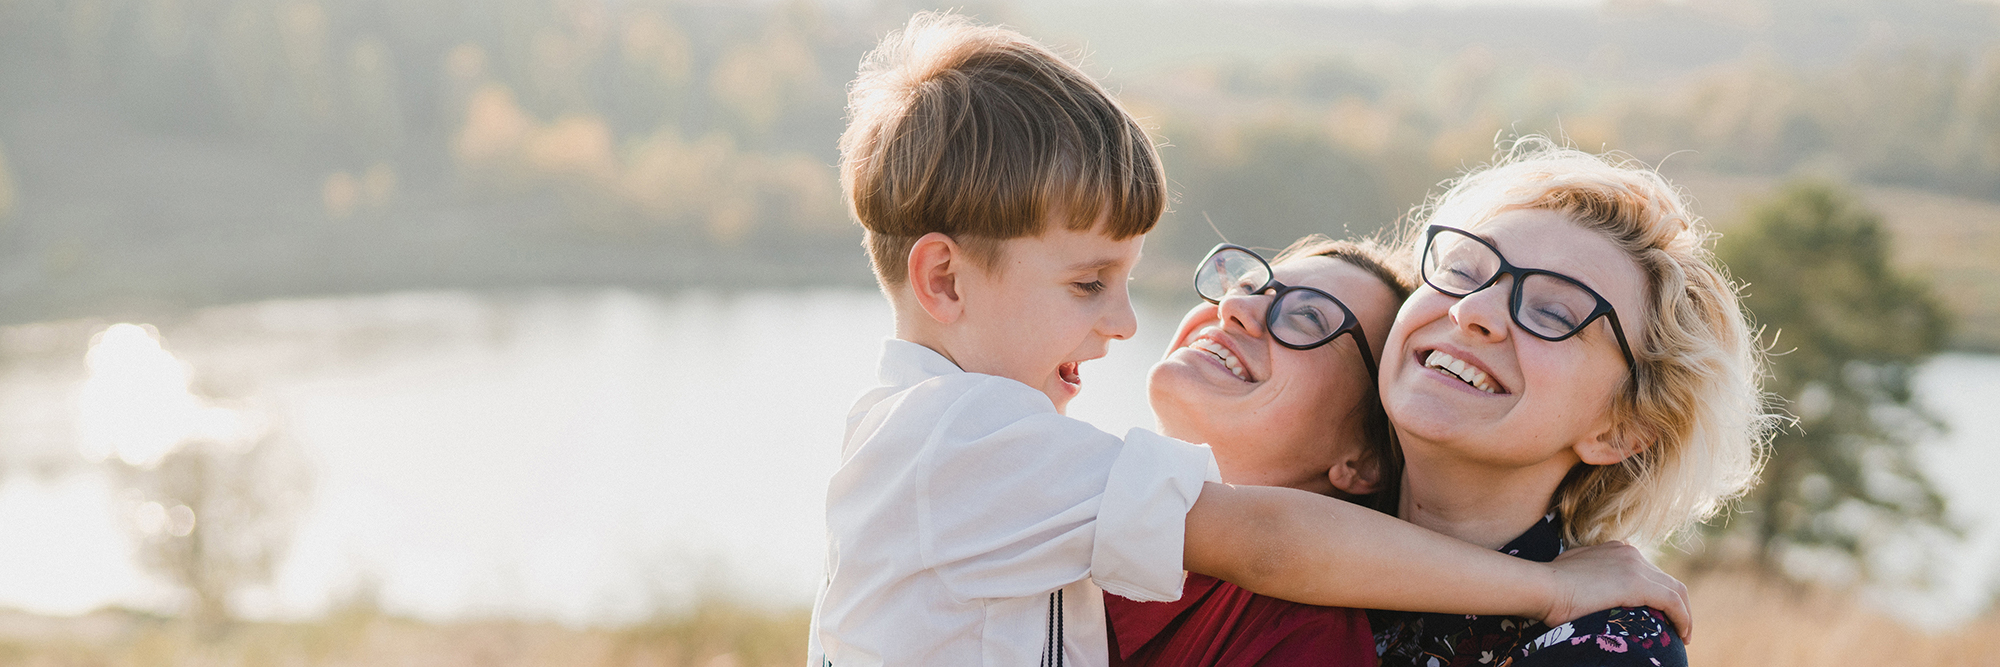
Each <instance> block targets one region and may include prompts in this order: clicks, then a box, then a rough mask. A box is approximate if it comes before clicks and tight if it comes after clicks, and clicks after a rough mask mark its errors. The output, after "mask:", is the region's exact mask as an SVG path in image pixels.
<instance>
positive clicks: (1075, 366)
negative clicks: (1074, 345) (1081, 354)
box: [1056, 361, 1083, 384]
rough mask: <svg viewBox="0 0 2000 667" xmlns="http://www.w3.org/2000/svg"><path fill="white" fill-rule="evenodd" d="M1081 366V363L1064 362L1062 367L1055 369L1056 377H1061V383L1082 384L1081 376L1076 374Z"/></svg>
mask: <svg viewBox="0 0 2000 667" xmlns="http://www.w3.org/2000/svg"><path fill="white" fill-rule="evenodd" d="M1082 366H1083V362H1081V361H1070V362H1065V363H1064V364H1063V365H1061V366H1057V367H1056V376H1057V377H1061V378H1062V381H1064V382H1068V383H1070V384H1083V376H1082V375H1081V374H1079V373H1078V372H1077V371H1078V370H1079V369H1080V368H1081V367H1082Z"/></svg>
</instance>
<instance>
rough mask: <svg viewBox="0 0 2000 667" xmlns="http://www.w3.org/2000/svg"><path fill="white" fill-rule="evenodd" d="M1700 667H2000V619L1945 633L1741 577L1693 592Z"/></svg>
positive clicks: (1695, 660) (1694, 650) (1819, 592)
mask: <svg viewBox="0 0 2000 667" xmlns="http://www.w3.org/2000/svg"><path fill="white" fill-rule="evenodd" d="M1690 589H1691V594H1692V595H1693V597H1694V604H1695V609H1694V611H1695V618H1696V620H1695V623H1696V625H1697V629H1696V634H1695V641H1694V643H1691V644H1688V662H1689V664H1693V665H1700V666H1701V667H1735V666H1744V667H1748V666H1751V665H1755V666H1756V667H1792V666H1798V667H1804V666H1806V665H1814V666H1818V665H1912V666H1936V667H1945V666H1953V667H1957V666H1965V665H2000V616H1996V615H1993V614H1988V615H1987V616H1986V617H1985V618H1982V619H1977V620H1974V621H1972V622H1969V623H1966V624H1964V625H1962V626H1959V627H1956V628H1951V629H1947V630H1944V631H1942V632H1928V631H1925V630H1922V629H1919V628H1914V627H1911V626H1909V625H1905V624H1903V623H1900V622H1897V621H1896V620H1894V619H1891V618H1889V617H1886V616H1883V615H1882V614H1881V613H1880V612H1877V611H1875V610H1872V609H1869V608H1867V607H1866V606H1864V605H1862V604H1860V603H1858V602H1857V601H1855V600H1854V599H1853V597H1852V596H1850V595H1846V594H1843V593H1838V592H1833V591H1827V590H1823V589H1813V588H1805V587H1799V586H1794V585H1789V584H1781V583H1776V582H1773V581H1771V580H1769V579H1765V578H1761V577H1757V576H1752V575H1748V574H1741V573H1720V574H1713V575H1708V576H1705V577H1703V578H1701V579H1699V580H1696V581H1694V582H1693V584H1692V585H1691V586H1690Z"/></svg>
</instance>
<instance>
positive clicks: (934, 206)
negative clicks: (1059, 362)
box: [840, 12, 1167, 286]
mask: <svg viewBox="0 0 2000 667" xmlns="http://www.w3.org/2000/svg"><path fill="white" fill-rule="evenodd" d="M847 108H848V125H847V131H846V132H844V133H842V134H841V136H840V155H841V161H840V180H841V185H842V186H843V187H844V189H845V190H846V192H847V200H848V204H849V206H850V207H852V210H853V212H854V217H855V219H857V220H859V221H860V222H861V226H862V227H863V228H865V229H866V230H867V246H868V255H869V258H870V259H871V260H872V261H873V263H874V267H875V276H876V278H877V279H878V280H880V281H881V283H882V284H883V285H884V286H894V285H900V284H902V283H903V281H904V280H905V277H906V276H905V274H906V273H907V271H908V261H909V253H910V247H911V246H912V245H913V244H914V243H915V242H916V240H917V238H919V237H921V236H923V235H925V234H928V233H931V232H942V233H944V234H946V235H949V236H951V237H952V239H953V240H954V241H955V242H957V243H958V244H959V246H960V247H962V248H964V249H965V250H966V251H967V253H968V254H969V255H970V256H971V257H972V259H973V260H974V262H975V263H977V264H979V265H981V266H982V267H991V266H993V264H994V263H995V262H996V261H997V260H998V259H999V243H998V242H999V241H1002V240H1005V239H1011V238H1019V237H1023V236H1036V235H1039V234H1041V233H1042V232H1043V231H1044V230H1043V227H1044V224H1045V222H1046V221H1047V220H1049V219H1051V218H1058V219H1062V220H1064V221H1065V224H1064V226H1065V227H1066V228H1068V229H1071V230H1074V231H1084V230H1088V229H1092V228H1094V227H1098V228H1100V231H1102V232H1103V233H1104V234H1107V235H1109V236H1110V237H1112V238H1114V239H1121V240H1122V239H1126V238H1130V237H1132V236H1136V235H1139V234H1144V233H1146V232H1147V231H1149V230H1151V229H1152V228H1153V223H1154V222H1155V221H1157V220H1158V219H1159V217H1160V214H1161V213H1162V212H1164V211H1165V210H1166V207H1167V189H1166V176H1165V174H1164V173H1163V172H1162V171H1161V168H1160V160H1159V156H1158V154H1156V153H1155V152H1154V149H1153V144H1152V141H1151V140H1150V139H1148V138H1147V136H1146V132H1145V130H1143V129H1142V128H1140V127H1139V124H1138V122H1137V121H1135V120H1133V118H1132V117H1131V115H1130V114H1127V113H1126V112H1125V109H1124V108H1123V107H1121V106H1119V105H1118V102H1117V101H1115V100H1113V99H1111V95H1110V94H1109V93H1106V92H1105V91H1104V89H1103V88H1102V87H1100V86H1098V85H1097V83H1096V82H1094V81H1091V79H1090V77H1088V76H1086V75H1084V73H1083V72H1081V71H1079V70H1078V69H1077V68H1076V67H1075V66H1074V65H1071V64H1070V63H1068V62H1066V61H1064V60H1063V59H1062V58H1061V57H1060V56H1057V55H1056V54H1054V53H1052V52H1050V51H1049V50H1048V49H1047V48H1044V47H1043V46H1041V45H1040V44H1037V43H1035V42H1034V41H1032V40H1029V39H1028V38H1027V37H1024V36H1022V35H1021V34H1020V33H1016V32H1014V31H1012V30H1007V29H1004V28H995V27H986V26H980V25H976V24H974V23H972V22H971V21H970V20H968V19H966V18H965V17H963V16H958V15H953V14H942V13H931V12H926V13H921V14H917V15H916V16H915V17H914V18H911V19H910V23H909V25H907V26H905V27H904V28H903V29H902V30H901V31H898V32H895V33H891V34H890V35H889V36H888V37H887V38H884V39H883V40H882V43H881V45H880V46H878V47H876V49H875V51H874V52H872V53H869V54H868V56H867V57H865V58H863V59H862V62H861V73H860V75H859V76H858V77H856V78H855V80H854V83H853V85H852V86H851V87H850V88H849V91H848V103H847ZM1100 223H1101V225H1102V226H1101V227H1100Z"/></svg>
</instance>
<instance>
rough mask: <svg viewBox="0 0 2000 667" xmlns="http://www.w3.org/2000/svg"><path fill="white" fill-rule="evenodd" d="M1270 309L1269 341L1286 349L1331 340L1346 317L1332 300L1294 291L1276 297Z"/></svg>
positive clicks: (1314, 293) (1312, 293) (1299, 290)
mask: <svg viewBox="0 0 2000 667" xmlns="http://www.w3.org/2000/svg"><path fill="white" fill-rule="evenodd" d="M1271 308H1273V309H1275V310H1276V311H1277V313H1276V314H1275V315H1273V316H1271V317H1270V318H1268V319H1269V320H1270V327H1271V337H1273V338H1276V339H1278V340H1279V341H1280V342H1283V343H1286V344H1289V345H1299V346H1304V345H1312V344H1314V343H1318V342H1320V341H1323V340H1326V339H1328V338H1332V337H1333V335H1334V334H1337V333H1339V332H1340V326H1341V325H1342V324H1345V323H1346V322H1347V313H1346V312H1345V311H1343V310H1341V309H1340V304H1337V303H1335V302H1334V301H1333V299H1330V298H1327V296H1326V295H1325V294H1321V293H1319V292H1317V291H1314V290H1305V289H1295V290H1291V291H1288V292H1285V294H1284V295H1283V296H1280V297H1278V301H1277V302H1276V303H1273V304H1271Z"/></svg>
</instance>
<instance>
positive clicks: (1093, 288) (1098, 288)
mask: <svg viewBox="0 0 2000 667" xmlns="http://www.w3.org/2000/svg"><path fill="white" fill-rule="evenodd" d="M1070 286H1072V287H1075V288H1076V289H1077V291H1080V292H1083V293H1084V294H1096V293H1098V292H1102V291H1104V281H1102V280H1092V281H1090V282H1087V283H1070Z"/></svg>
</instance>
